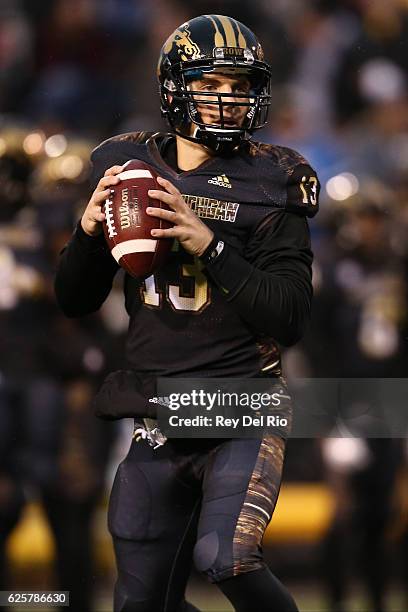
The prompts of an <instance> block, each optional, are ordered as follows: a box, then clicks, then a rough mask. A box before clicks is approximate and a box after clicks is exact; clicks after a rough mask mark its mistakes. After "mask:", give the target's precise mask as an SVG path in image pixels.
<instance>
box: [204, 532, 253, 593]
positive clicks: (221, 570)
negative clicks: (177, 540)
mask: <svg viewBox="0 0 408 612" xmlns="http://www.w3.org/2000/svg"><path fill="white" fill-rule="evenodd" d="M233 550H234V544H233V542H231V541H230V540H227V539H226V541H225V542H222V541H220V538H219V536H218V533H217V532H216V531H211V532H210V533H207V534H206V535H204V536H202V537H201V538H200V539H199V540H198V541H197V543H196V545H195V548H194V564H195V566H196V568H197V570H198V571H199V572H202V573H204V574H206V575H207V576H208V578H209V579H210V581H211V582H220V581H221V580H225V579H226V578H231V577H232V576H236V575H237V574H244V573H246V572H251V571H254V570H257V569H261V568H263V567H264V562H263V558H262V552H261V549H260V548H259V547H256V549H252V548H251V549H246V550H245V551H244V550H243V551H242V554H237V553H239V551H238V550H235V551H234V554H233Z"/></svg>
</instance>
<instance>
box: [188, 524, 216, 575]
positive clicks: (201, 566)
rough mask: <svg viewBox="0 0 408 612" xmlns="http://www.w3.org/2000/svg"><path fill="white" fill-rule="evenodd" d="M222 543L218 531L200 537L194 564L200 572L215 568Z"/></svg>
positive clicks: (195, 550)
mask: <svg viewBox="0 0 408 612" xmlns="http://www.w3.org/2000/svg"><path fill="white" fill-rule="evenodd" d="M219 549H220V543H219V539H218V534H217V532H216V531H211V532H210V533H207V534H206V535H204V536H203V537H202V538H200V539H199V540H198V541H197V543H196V545H195V547H194V565H195V566H196V568H197V570H198V571H199V572H205V573H207V572H209V571H211V569H212V568H214V565H215V562H216V560H217V557H218V552H219Z"/></svg>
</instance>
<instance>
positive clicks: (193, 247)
mask: <svg viewBox="0 0 408 612" xmlns="http://www.w3.org/2000/svg"><path fill="white" fill-rule="evenodd" d="M157 182H158V183H159V185H161V186H162V187H163V189H165V191H160V190H158V189H149V196H150V197H151V198H156V199H157V200H161V201H162V202H164V203H165V204H168V206H169V208H171V209H172V210H166V209H164V208H153V207H151V206H149V207H148V208H147V209H146V212H147V213H148V214H149V215H152V217H158V218H159V219H165V220H166V221H170V222H171V223H174V227H171V228H169V229H153V230H151V234H152V236H153V237H154V238H177V240H178V241H179V242H180V244H181V245H182V246H183V247H184V248H185V250H186V251H187V252H188V253H191V254H192V255H198V256H200V255H202V254H203V253H204V251H205V250H206V248H207V247H208V245H209V244H210V242H211V240H212V239H213V237H214V234H213V232H212V231H211V230H210V228H209V227H207V226H206V225H205V223H203V222H202V221H201V219H200V218H199V217H198V216H197V215H196V214H195V212H193V211H192V210H191V208H190V207H189V206H188V205H187V204H186V203H185V201H184V200H183V197H182V195H181V193H180V192H179V190H178V189H177V187H175V186H174V185H173V184H172V183H170V181H167V180H166V179H164V178H161V177H158V179H157Z"/></svg>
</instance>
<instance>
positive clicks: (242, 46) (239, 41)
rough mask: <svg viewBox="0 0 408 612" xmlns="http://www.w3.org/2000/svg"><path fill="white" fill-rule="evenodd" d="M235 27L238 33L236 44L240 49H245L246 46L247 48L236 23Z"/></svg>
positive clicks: (236, 22)
mask: <svg viewBox="0 0 408 612" xmlns="http://www.w3.org/2000/svg"><path fill="white" fill-rule="evenodd" d="M235 25H236V26H237V28H238V32H239V34H238V44H239V46H240V47H241V49H246V46H247V44H246V40H245V38H244V35H243V34H242V32H241V28H240V27H239V23H238V21H235Z"/></svg>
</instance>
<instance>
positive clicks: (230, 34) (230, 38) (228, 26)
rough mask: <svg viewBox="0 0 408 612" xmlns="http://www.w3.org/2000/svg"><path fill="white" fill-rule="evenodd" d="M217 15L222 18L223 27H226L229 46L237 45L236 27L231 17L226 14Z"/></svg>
mask: <svg viewBox="0 0 408 612" xmlns="http://www.w3.org/2000/svg"><path fill="white" fill-rule="evenodd" d="M217 17H218V19H219V20H220V22H221V25H222V27H223V28H224V32H225V38H226V40H227V47H236V46H237V38H236V36H235V32H234V28H233V27H232V24H231V21H230V18H229V17H224V15H217Z"/></svg>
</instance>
